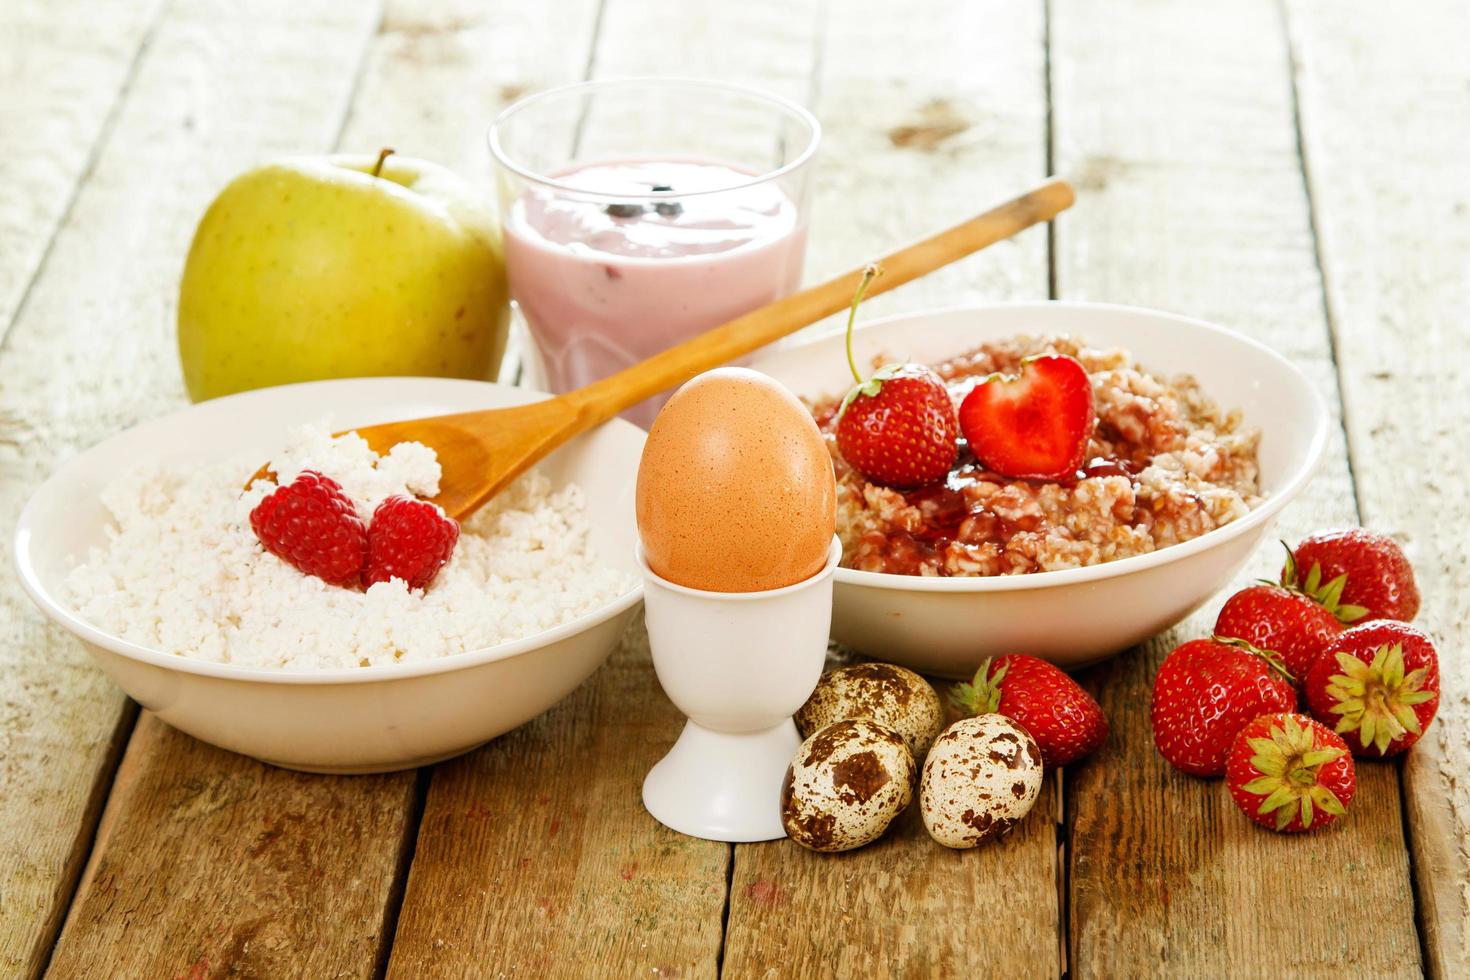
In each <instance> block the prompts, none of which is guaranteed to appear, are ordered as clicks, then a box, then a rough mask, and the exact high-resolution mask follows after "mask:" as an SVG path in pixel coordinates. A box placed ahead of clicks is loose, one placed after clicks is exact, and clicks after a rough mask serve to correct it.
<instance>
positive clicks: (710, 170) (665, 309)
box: [505, 160, 806, 428]
mask: <svg viewBox="0 0 1470 980" xmlns="http://www.w3.org/2000/svg"><path fill="white" fill-rule="evenodd" d="M751 179H752V175H751V174H749V173H747V172H745V171H742V170H737V169H735V168H733V167H730V166H727V165H725V164H721V163H717V162H713V161H704V160H677V161H657V160H622V161H609V162H605V163H593V164H587V165H584V166H580V167H576V168H574V169H572V170H569V171H565V172H562V173H560V174H557V175H556V180H557V182H558V183H560V184H564V185H568V186H570V187H574V188H585V189H586V190H588V191H590V192H593V193H592V196H591V197H589V198H588V199H582V198H579V197H577V196H575V195H574V194H572V193H570V192H567V191H558V190H554V189H551V188H545V187H539V186H535V185H532V186H529V187H528V188H527V189H526V190H525V191H524V192H523V193H522V194H521V195H520V197H518V198H517V199H516V200H515V201H514V202H513V203H512V204H511V206H510V209H509V214H508V215H507V216H506V220H505V249H506V264H507V268H508V273H509V276H510V289H511V295H512V296H514V297H515V300H516V302H517V303H518V304H519V305H520V307H521V312H522V313H523V314H524V315H525V317H526V322H527V324H528V325H529V326H530V328H531V334H532V336H533V337H534V338H535V341H536V346H537V348H538V350H539V351H540V352H541V357H542V360H543V362H544V364H545V367H546V373H547V380H548V381H549V382H550V385H551V388H552V390H553V391H558V392H561V391H569V390H571V389H572V388H577V387H580V386H581V385H584V384H587V383H588V382H591V381H595V380H597V379H598V378H602V377H605V376H607V375H609V374H612V373H613V372H615V371H618V370H621V369H622V368H625V367H628V366H629V365H632V364H635V363H637V362H638V361H641V360H643V359H644V358H647V357H649V356H651V355H653V354H656V353H658V352H659V351H661V350H663V349H665V348H667V347H669V346H672V345H673V344H675V343H678V342H679V341H681V340H686V339H688V338H689V337H692V336H694V335H695V334H698V333H701V332H703V331H705V330H708V329H709V328H711V327H715V326H718V325H719V324H721V323H724V322H725V321H726V320H730V319H733V318H734V317H736V316H739V315H740V314H742V313H747V312H749V311H750V310H752V309H755V308H756V307H758V306H763V305H765V304H766V303H769V302H771V301H773V300H776V299H779V298H781V297H782V296H785V295H786V294H788V293H790V292H792V291H793V290H794V289H796V287H797V284H798V283H799V282H800V280H801V267H802V259H803V256H804V254H805V251H806V224H805V221H804V220H803V219H802V217H801V215H800V214H799V211H798V208H797V206H796V204H795V203H794V202H793V201H792V200H791V199H790V198H789V197H787V196H786V194H785V193H784V192H783V191H782V190H781V188H780V187H778V186H776V184H775V183H774V182H772V181H767V182H763V183H756V184H751V183H750V181H751ZM741 184H745V185H746V186H739V185H741ZM655 187H670V188H672V189H673V191H674V192H675V194H676V195H681V194H688V195H690V196H687V197H685V196H676V197H673V198H670V199H667V200H660V201H640V200H639V199H638V198H637V197H634V198H631V199H629V200H627V201H619V199H618V196H617V195H618V194H620V193H621V194H631V195H646V194H648V193H650V191H652V190H653V188H655ZM725 188H730V189H728V190H726V189H725ZM701 191H719V193H703V194H701V193H699V192H701ZM610 204H611V207H609V205H610ZM656 204H658V205H660V206H659V207H658V208H657V209H655V205H656ZM670 205H673V206H670ZM663 402H664V397H659V398H653V399H649V400H648V401H646V402H644V403H643V404H641V405H638V406H637V407H635V408H633V409H632V410H630V411H628V412H626V413H624V417H626V418H628V419H630V420H631V421H633V422H636V423H637V424H639V425H642V426H644V427H645V428H647V427H648V426H649V425H650V424H652V422H653V417H654V416H655V415H656V414H658V409H659V408H660V407H661V406H662V404H663Z"/></svg>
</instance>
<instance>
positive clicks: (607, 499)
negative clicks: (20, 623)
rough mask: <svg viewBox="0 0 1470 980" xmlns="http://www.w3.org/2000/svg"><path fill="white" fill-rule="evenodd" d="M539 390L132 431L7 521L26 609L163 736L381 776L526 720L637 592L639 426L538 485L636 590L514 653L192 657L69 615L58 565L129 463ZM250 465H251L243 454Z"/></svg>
mask: <svg viewBox="0 0 1470 980" xmlns="http://www.w3.org/2000/svg"><path fill="white" fill-rule="evenodd" d="M543 397H545V396H544V395H540V394H536V393H534V392H529V391H525V390H523V389H518V388H510V387H505V386H502V385H495V384H489V383H486V382H478V381H457V380H445V379H439V378H360V379H351V380H342V381H320V382H312V383H309V384H298V385H288V386H285V387H281V388H270V389H266V390H262V391H252V392H247V393H245V394H240V395H232V396H230V397H227V398H219V399H215V400H213V401H209V402H204V403H203V404H200V405H195V406H193V407H190V408H186V409H183V410H182V411H179V412H176V413H174V414H172V415H169V416H166V417H164V418H161V419H157V420H155V421H152V422H148V423H145V424H143V425H140V426H137V427H136V428H133V429H129V430H128V431H126V432H123V433H121V434H119V435H117V436H114V437H112V438H111V439H108V440H106V441H105V442H103V443H101V444H100V445H98V446H95V447H93V448H92V449H89V450H87V451H86V452H84V453H82V454H81V455H79V456H77V457H75V458H73V459H71V460H70V461H68V462H67V463H66V465H65V466H63V467H62V468H61V469H60V470H59V471H58V472H57V473H56V474H55V475H53V476H52V477H51V479H50V480H48V481H47V482H46V483H45V484H43V485H42V486H41V487H40V488H39V489H38V490H37V491H36V493H35V496H33V497H32V498H31V500H30V502H29V503H28V504H27V505H26V508H25V510H24V511H23V512H22V513H21V517H20V523H19V525H18V527H17V530H16V538H15V556H16V562H17V565H18V567H19V570H20V578H21V582H22V584H23V585H24V586H25V588H26V591H27V592H29V593H30V595H31V598H32V599H34V600H35V602H36V604H37V605H39V606H40V607H41V609H42V610H43V611H44V612H45V613H46V614H47V615H48V616H50V617H51V618H52V619H53V620H55V621H56V622H57V623H60V624H61V625H62V626H64V627H66V629H68V630H70V631H71V632H72V633H74V634H76V635H77V637H79V638H80V639H81V640H82V643H83V645H84V646H85V647H86V648H87V650H88V651H89V652H90V653H91V654H92V656H93V657H94V658H95V659H96V661H97V663H98V664H99V665H100V666H101V667H102V669H103V670H105V671H106V672H107V673H108V674H109V675H110V676H111V677H112V679H113V680H115V681H116V682H117V683H118V685H119V686H120V687H121V688H122V689H123V690H124V691H126V692H127V693H128V695H129V696H130V697H132V698H133V699H134V700H136V701H137V702H138V703H139V704H141V705H143V707H145V708H148V709H149V710H151V711H154V712H155V713H157V714H158V716H159V717H160V718H162V719H163V720H164V721H166V722H168V723H169V724H171V725H173V726H174V727H176V728H179V729H182V730H183V731H186V732H188V733H189V734H191V735H194V736H195V737H197V738H200V739H203V740H204V741H206V742H211V743H213V744H215V745H219V746H223V747H224V748H227V749H232V750H234V751H236V752H242V753H244V754H246V755H250V756H254V757H256V758H258V759H262V760H264V761H266V762H271V763H274V764H276V765H280V766H285V767H288V768H291V769H303V770H307V771H312V772H386V771H391V770H394V769H406V768H409V767H413V766H419V765H424V764H427V763H430V762H434V761H436V760H439V759H444V758H448V757H449V756H452V755H456V754H458V753H460V752H464V751H467V750H468V749H471V748H473V747H475V746H476V745H479V744H480V743H482V742H485V741H488V740H489V739H492V738H494V737H495V736H497V735H500V734H502V733H503V732H507V731H509V730H510V729H512V728H515V727H516V726H517V725H520V724H522V723H524V722H526V721H529V720H530V719H532V718H534V717H535V716H537V715H539V714H541V713H542V712H543V711H545V710H546V709H547V708H549V707H551V706H552V705H553V704H555V703H556V702H557V701H559V700H561V699H562V698H563V697H565V696H566V695H567V694H569V693H571V691H572V690H573V689H574V688H576V687H577V685H579V684H581V683H582V681H584V680H586V679H587V677H588V676H589V675H590V674H591V673H592V672H593V671H594V670H596V669H597V667H598V665H600V664H601V663H602V662H603V661H604V660H605V659H606V658H607V656H608V654H610V653H611V652H612V651H613V649H614V648H615V647H616V646H617V644H618V642H619V640H620V639H621V637H622V635H623V632H624V630H625V629H626V628H627V626H628V623H629V621H630V620H631V619H632V618H633V616H634V614H635V613H636V611H637V607H638V604H639V602H640V600H641V599H642V596H643V590H642V584H641V577H640V575H639V571H638V565H637V562H636V561H635V559H634V546H635V544H636V541H637V534H636V531H635V526H634V519H633V488H634V475H635V473H636V472H637V468H638V459H639V456H640V454H641V452H642V447H643V439H644V434H643V432H642V430H640V429H638V428H637V427H636V426H634V425H631V424H629V423H627V422H623V421H620V420H614V421H612V422H609V423H607V424H605V425H602V426H600V427H598V428H597V429H595V430H593V431H591V432H589V433H587V434H585V435H583V436H581V437H579V438H577V439H575V440H573V441H572V442H570V443H568V444H567V445H566V446H564V447H562V448H561V449H559V450H557V451H556V452H555V453H553V454H552V455H551V456H550V457H549V458H548V459H547V460H546V461H545V462H544V463H542V464H541V466H542V471H543V472H544V473H546V474H547V476H549V477H550V479H551V481H552V483H553V485H556V486H560V485H562V484H564V483H566V482H569V481H574V482H576V483H578V484H580V485H581V486H582V488H583V489H584V490H585V491H586V500H587V507H588V510H589V518H590V524H591V529H592V530H591V536H592V544H593V547H594V548H595V549H596V552H597V556H598V558H599V560H601V561H603V562H606V563H607V564H609V565H612V566H614V567H616V568H619V569H622V570H623V571H626V572H627V573H628V574H629V576H630V581H635V582H637V583H638V584H636V585H634V586H632V587H631V588H630V589H629V591H628V592H626V593H624V594H623V595H622V596H620V597H618V598H617V599H616V600H614V601H613V602H610V603H608V604H607V605H606V606H604V607H602V608H601V609H598V610H596V611H595V612H591V613H588V614H586V615H584V616H581V617H579V618H577V619H575V620H572V621H571V622H568V623H564V624H563V625H561V626H559V627H557V628H555V629H552V630H548V631H546V632H544V633H540V634H538V635H536V636H532V637H529V638H527V639H523V640H517V641H515V642H511V643H502V644H499V645H497V646H494V647H489V648H487V649H484V650H475V651H470V652H466V653H461V654H456V655H453V656H448V657H444V658H442V659H439V660H431V661H421V662H414V663H403V664H392V665H388V666H381V667H361V668H350V669H341V670H326V671H317V672H312V673H304V672H302V673H294V672H293V673H288V672H283V671H275V670H267V669H259V668H250V667H238V666H233V665H230V664H215V663H206V662H202V661H195V660H189V659H186V658H183V657H179V656H175V655H172V654H167V653H162V652H160V651H157V650H151V649H147V648H145V647H142V646H139V645H137V644H134V643H129V642H127V641H126V640H123V639H120V638H119V637H117V636H113V635H111V634H109V633H108V632H106V631H104V630H102V629H99V628H98V627H97V626H95V625H94V624H92V623H89V622H87V621H85V620H83V619H82V618H81V617H80V616H78V615H77V613H76V611H75V610H74V608H73V606H72V603H71V601H70V600H69V598H68V591H67V589H66V587H65V579H66V576H67V573H68V572H69V571H70V570H71V568H72V567H73V566H74V565H75V563H76V561H77V559H78V558H79V557H80V556H84V555H85V554H86V552H87V550H88V549H89V548H90V547H92V546H94V545H99V544H101V543H103V541H104V540H105V538H104V528H105V527H106V525H107V524H108V522H109V521H108V515H107V512H106V511H105V510H104V509H103V507H102V505H101V503H100V502H99V501H98V494H99V492H100V491H101V490H102V489H103V488H104V487H105V486H106V485H107V484H108V482H109V481H110V480H112V479H113V478H114V477H115V475H116V474H117V473H118V472H119V471H120V470H123V469H125V468H127V467H129V466H131V465H135V464H136V463H137V462H138V461H140V460H149V461H152V460H159V461H162V460H171V459H177V460H199V459H218V458H220V457H232V456H235V455H237V454H239V453H241V452H243V451H246V450H248V451H249V453H247V455H249V454H258V455H259V457H260V458H261V459H262V460H263V459H265V458H266V454H268V453H269V452H271V451H272V450H274V449H275V448H277V447H279V445H280V441H281V438H282V436H283V435H284V433H285V431H286V430H287V429H288V428H289V427H291V426H293V425H298V424H301V423H305V422H313V421H316V420H319V419H321V418H323V417H324V416H325V415H326V414H327V413H331V417H332V421H333V422H334V423H336V424H341V425H344V426H346V425H367V424H371V423H375V422H385V421H391V420H393V419H404V418H415V417H419V416H424V415H437V414H442V413H446V412H460V411H467V410H471V409H477V408H490V407H495V406H502V405H516V404H520V403H523V402H527V401H533V400H535V399H538V398H543ZM252 458H253V457H252Z"/></svg>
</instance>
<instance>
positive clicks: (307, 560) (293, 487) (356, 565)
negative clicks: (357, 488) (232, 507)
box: [250, 470, 367, 586]
mask: <svg viewBox="0 0 1470 980" xmlns="http://www.w3.org/2000/svg"><path fill="white" fill-rule="evenodd" d="M250 527H251V529H252V530H253V531H254V532H255V536H256V537H257V538H259V539H260V543H261V544H263V545H265V550H266V551H269V552H270V553H271V554H273V555H275V556H276V557H277V558H279V559H281V560H282V561H284V562H285V563H286V564H288V565H291V566H292V567H294V568H296V569H299V570H300V571H302V572H305V573H306V574H307V575H315V576H316V577H317V578H319V579H321V580H322V581H324V582H329V583H331V584H332V585H343V586H348V585H356V584H357V577H358V573H360V572H361V571H362V566H363V562H364V561H365V560H366V558H367V528H366V527H365V526H364V525H363V523H362V518H361V517H358V516H357V509H356V508H355V507H354V506H353V504H352V500H351V499H350V498H349V497H348V496H347V494H345V493H343V492H342V487H341V486H340V485H338V483H337V481H335V480H333V479H332V478H331V477H326V476H322V475H321V474H320V473H317V472H315V471H313V470H303V471H302V472H301V474H300V475H299V476H297V477H296V479H294V480H292V481H291V482H290V483H288V484H286V485H285V486H283V487H277V488H276V489H275V490H272V491H271V492H270V493H269V494H268V495H267V496H266V497H265V499H263V500H262V501H261V502H260V503H258V504H256V505H255V509H254V510H252V511H251V512H250Z"/></svg>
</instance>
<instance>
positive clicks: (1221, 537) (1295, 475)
mask: <svg viewBox="0 0 1470 980" xmlns="http://www.w3.org/2000/svg"><path fill="white" fill-rule="evenodd" d="M997 307H1001V308H1005V309H1010V310H1015V311H1017V312H1019V313H1024V312H1026V311H1028V310H1030V311H1040V310H1054V309H1058V308H1067V309H1076V310H1098V311H1107V312H1115V313H1129V314H1136V315H1141V316H1148V317H1152V318H1155V319H1166V320H1173V321H1175V322H1177V323H1181V324H1187V325H1188V326H1190V327H1191V328H1193V329H1195V330H1202V331H1206V332H1208V333H1213V334H1219V335H1223V336H1226V337H1228V338H1229V339H1230V340H1231V341H1233V342H1235V343H1238V344H1241V345H1243V346H1246V347H1250V348H1253V349H1254V350H1255V351H1256V352H1257V353H1258V354H1260V355H1261V356H1263V357H1265V358H1267V359H1269V360H1272V361H1275V362H1276V363H1277V364H1278V366H1280V367H1281V368H1283V369H1284V370H1286V371H1287V372H1289V373H1290V374H1293V375H1295V376H1296V377H1297V378H1298V379H1299V380H1300V381H1301V385H1302V388H1303V390H1305V391H1308V392H1310V393H1311V396H1310V397H1311V401H1312V407H1313V416H1314V418H1313V426H1312V440H1311V447H1310V448H1309V449H1308V451H1307V453H1306V454H1305V455H1304V456H1303V457H1302V459H1301V462H1300V463H1299V464H1298V465H1297V467H1296V468H1295V469H1294V470H1293V471H1292V473H1291V474H1290V476H1289V477H1288V478H1287V479H1286V480H1285V481H1283V482H1282V485H1281V486H1280V487H1279V488H1277V489H1276V490H1275V491H1274V492H1273V493H1272V494H1271V495H1270V496H1268V497H1267V498H1266V499H1265V500H1264V501H1262V502H1261V504H1260V505H1259V506H1257V507H1256V508H1255V509H1254V510H1252V511H1251V512H1250V513H1249V514H1247V515H1246V516H1244V517H1242V518H1240V519H1238V520H1235V521H1231V522H1230V523H1229V524H1226V525H1225V526H1224V527H1218V528H1215V529H1214V530H1212V531H1208V532H1206V533H1204V534H1202V535H1200V536H1199V537H1197V538H1191V539H1190V540H1188V541H1183V542H1180V543H1179V544H1173V545H1169V546H1168V547H1165V548H1160V549H1159V550H1158V551H1151V552H1149V553H1147V554H1143V555H1133V556H1131V557H1128V558H1119V559H1117V560H1115V561H1109V562H1103V563H1102V564H1099V565H1088V566H1086V567H1083V568H1067V569H1062V570H1060V571H1054V572H1030V573H1027V574H1024V575H994V576H987V577H959V576H955V577H939V576H922V575H895V574H892V573H888V572H863V571H857V570H855V569H851V568H839V569H837V581H839V582H845V583H848V584H850V585H856V586H862V587H866V588H874V589H899V590H903V591H907V592H1013V591H1018V590H1021V589H1044V588H1049V587H1052V586H1066V585H1078V584H1081V583H1085V582H1096V581H1098V580H1101V579H1107V578H1113V577H1115V576H1120V575H1128V574H1131V573H1133V572H1138V571H1142V570H1144V569H1146V568H1153V567H1156V566H1159V565H1167V564H1170V563H1171V562H1175V561H1180V560H1182V559H1185V558H1188V557H1189V556H1190V555H1194V554H1198V553H1199V552H1201V551H1205V550H1207V549H1209V548H1213V547H1214V546H1215V545H1217V544H1220V543H1222V542H1224V541H1227V540H1230V539H1231V538H1236V537H1239V536H1240V535H1242V534H1247V533H1249V532H1250V531H1251V530H1252V529H1253V528H1256V527H1259V526H1260V525H1262V524H1264V523H1265V522H1267V521H1269V520H1271V519H1272V518H1273V517H1275V515H1276V514H1277V513H1278V512H1279V511H1280V510H1281V508H1283V507H1285V506H1286V504H1287V502H1288V501H1290V500H1291V499H1292V498H1293V497H1294V496H1295V495H1296V493H1297V491H1299V490H1300V489H1301V488H1302V486H1303V485H1304V484H1306V482H1307V481H1308V480H1310V479H1311V478H1312V475H1313V474H1314V473H1315V472H1316V469H1317V466H1318V464H1319V463H1320V462H1321V459H1322V453H1323V451H1324V450H1325V449H1326V447H1327V406H1326V404H1325V403H1324V402H1323V400H1322V396H1321V394H1320V393H1318V391H1317V389H1316V386H1315V385H1313V384H1312V383H1311V382H1310V381H1309V380H1308V379H1307V377H1306V375H1304V374H1302V372H1301V370H1300V369H1299V368H1297V366H1296V365H1295V364H1292V363H1291V362H1290V361H1288V360H1287V359H1286V358H1284V357H1282V356H1281V355H1280V354H1278V353H1276V351H1274V350H1272V349H1271V348H1269V347H1267V346H1266V345H1265V344H1262V343H1259V342H1257V341H1255V340H1252V339H1251V338H1249V337H1246V336H1243V335H1242V334H1239V333H1236V332H1235V331H1233V330H1226V329H1225V328H1224V327H1217V326H1215V325H1214V324H1212V323H1207V322H1206V321H1204V320H1197V319H1194V318H1193V317H1186V316H1180V315H1179V314H1177V313H1165V312H1162V311H1159V310H1151V309H1147V308H1145V307H1140V306H1127V305H1122V304H1116V303H1084V302H1071V301H1064V300H1049V301H1046V302H1031V301H1023V302H1000V303H985V304H968V305H960V306H949V307H941V308H937V309H932V310H924V311H922V313H921V314H915V313H902V314H897V315H894V316H887V317H882V318H880V319H876V320H873V321H871V322H869V323H865V324H863V325H862V326H860V327H858V328H857V329H858V330H859V331H862V330H868V329H872V328H876V327H881V326H883V325H885V324H889V323H893V322H895V321H902V320H911V319H914V318H915V317H916V316H918V315H924V316H930V315H941V314H946V313H959V312H966V311H973V310H978V309H987V310H988V309H993V308H997ZM824 339H826V338H816V340H814V341H813V342H818V341H820V340H824ZM788 349H789V348H788ZM797 394H799V395H800V394H807V395H810V394H811V393H809V392H797Z"/></svg>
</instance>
